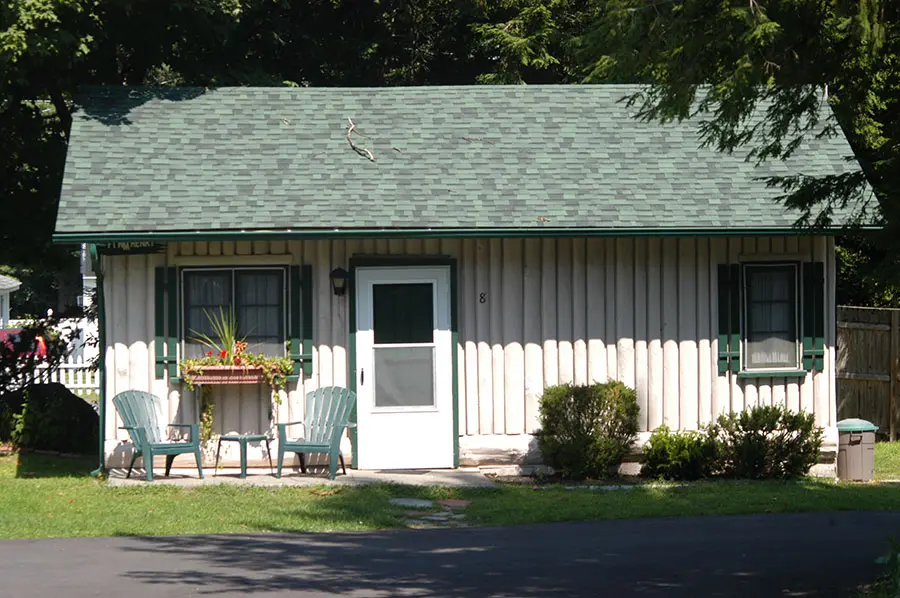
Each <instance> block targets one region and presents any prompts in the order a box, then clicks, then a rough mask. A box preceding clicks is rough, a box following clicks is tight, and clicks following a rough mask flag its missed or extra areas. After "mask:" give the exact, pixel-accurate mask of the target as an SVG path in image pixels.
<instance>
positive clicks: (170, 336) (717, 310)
mask: <svg viewBox="0 0 900 598" xmlns="http://www.w3.org/2000/svg"><path fill="white" fill-rule="evenodd" d="M637 91H639V88H638V87H634V86H621V85H595V86H581V85H577V86H576V85H572V86H567V85H559V86H460V87H415V88H403V87H395V88H377V89H369V88H346V89H344V88H254V87H242V88H219V89H200V88H141V87H137V88H131V87H129V88H122V87H116V88H103V87H100V88H86V89H84V90H82V93H81V94H80V95H79V97H78V98H77V103H78V109H77V111H76V113H75V116H74V121H73V125H72V130H71V141H70V144H69V150H68V156H67V160H66V167H65V177H64V181H63V185H62V191H61V201H60V207H59V214H58V220H57V223H56V231H55V235H54V239H55V241H56V242H59V243H84V244H87V247H89V249H90V255H91V256H92V268H91V269H92V272H93V275H94V276H96V284H97V287H98V289H99V290H100V292H99V293H98V302H99V303H100V305H99V308H100V313H101V316H100V317H101V322H102V323H101V337H102V340H101V351H102V360H101V364H102V376H103V392H102V395H103V397H102V404H103V406H104V413H105V415H104V416H103V423H102V436H103V437H102V439H100V443H101V450H102V453H103V456H104V457H103V458H104V461H105V462H106V464H107V465H108V466H121V465H122V464H123V463H124V464H126V465H127V459H128V455H129V454H130V450H131V449H130V444H129V443H128V441H127V434H126V433H125V432H124V431H123V430H120V429H119V426H120V422H119V421H118V420H117V415H116V412H115V410H114V409H113V407H112V403H111V400H112V397H113V396H114V395H115V394H116V393H118V392H121V391H124V390H129V389H138V390H145V391H149V392H152V393H154V394H155V395H157V396H159V397H163V398H164V399H165V404H166V405H167V408H168V412H167V413H165V414H163V416H164V417H165V418H167V419H168V421H171V422H180V423H190V422H197V421H198V420H199V419H200V410H201V405H202V404H204V400H206V401H207V402H208V404H209V405H211V406H212V415H213V421H212V424H211V425H212V432H213V433H214V434H221V433H226V432H231V431H237V432H247V433H269V432H271V430H272V429H273V427H274V425H275V423H277V422H285V421H294V420H300V419H302V418H303V415H304V414H303V413H302V410H303V397H304V394H305V393H307V392H309V391H311V390H313V389H315V388H317V387H320V386H327V385H338V386H346V387H349V388H351V389H352V390H354V391H355V392H356V394H357V406H356V410H355V414H354V420H355V421H356V423H357V427H356V428H354V429H352V430H351V431H350V432H348V436H347V438H346V439H345V442H344V445H345V451H344V452H345V454H347V455H348V456H352V463H353V466H354V467H357V468H361V469H430V468H454V467H460V466H473V465H488V464H512V465H519V466H522V465H528V464H534V463H539V462H540V454H539V453H538V451H537V449H536V442H535V439H534V436H533V433H534V432H535V430H536V429H537V426H538V405H539V400H540V397H541V394H542V392H543V389H544V388H545V387H547V386H550V385H556V384H560V383H566V382H570V383H575V384H587V383H592V382H597V381H605V380H607V379H615V380H621V381H622V382H624V383H625V384H627V385H628V386H631V387H633V388H635V389H636V391H637V396H638V400H639V403H640V429H641V436H640V441H639V442H638V448H639V447H640V445H641V444H642V443H643V442H644V441H646V439H647V438H648V437H649V434H650V432H651V431H652V430H653V429H655V428H657V427H658V426H660V425H662V424H666V425H668V426H669V427H671V428H679V429H696V428H698V427H700V426H703V425H704V424H706V423H708V422H710V421H712V420H713V419H714V418H716V417H717V416H718V414H720V413H724V412H728V411H735V410H742V409H745V408H747V407H751V406H754V405H760V404H781V405H786V406H787V407H789V408H790V409H793V410H804V411H807V412H810V413H813V414H814V415H815V419H816V422H817V423H818V425H820V426H821V427H822V428H824V429H825V438H826V451H831V452H830V453H828V454H830V455H831V456H830V457H829V459H831V461H830V462H829V463H830V464H829V465H828V467H831V468H832V471H833V451H834V449H835V447H836V443H837V432H836V428H835V424H836V396H835V395H836V391H835V336H836V334H835V316H834V314H835V276H836V271H837V268H836V262H835V240H834V234H835V233H836V232H837V228H834V229H831V228H818V229H815V230H810V229H806V228H801V227H798V226H797V225H796V223H797V219H798V214H796V213H792V212H790V211H787V210H786V209H785V208H784V206H783V205H782V204H781V203H780V202H779V201H777V198H778V196H779V195H781V194H782V191H781V190H780V189H779V188H777V187H770V186H768V185H767V184H766V182H765V179H766V178H767V177H773V176H786V175H794V174H797V173H801V172H802V173H803V174H805V175H811V176H815V175H829V174H841V173H844V172H848V171H851V170H853V169H858V165H857V163H856V162H853V161H848V160H847V159H846V158H847V157H848V156H852V151H851V149H850V147H849V145H848V143H847V141H846V139H845V138H844V137H843V136H842V135H840V134H839V135H837V136H824V137H821V138H817V137H815V136H813V135H810V136H809V137H808V138H807V139H806V141H805V143H804V144H803V145H802V146H801V147H799V148H798V150H797V151H796V152H795V153H794V155H793V156H792V157H791V158H790V159H789V160H787V161H784V162H781V161H766V162H763V163H761V164H756V162H755V161H753V160H748V159H747V156H746V155H745V154H741V153H740V152H735V153H733V154H726V153H720V152H717V151H715V150H714V148H709V147H702V144H701V143H700V136H699V123H698V122H697V121H694V120H687V121H683V122H672V123H666V124H660V123H655V122H644V121H642V120H640V119H636V118H635V109H634V108H633V107H629V106H628V104H627V102H625V101H623V99H624V98H626V97H628V96H629V95H631V94H633V93H636V92H637ZM823 110H828V108H827V106H826V107H825V108H823ZM757 117H758V116H757ZM843 218H845V215H843V214H841V213H836V214H835V226H836V227H837V226H840V225H841V224H842V219H843ZM223 307H224V308H226V309H228V310H231V311H232V312H233V313H234V314H235V319H236V324H237V326H238V329H239V331H240V334H241V336H242V337H245V340H246V342H247V343H248V345H249V349H248V350H249V351H252V352H254V353H256V352H261V353H264V354H266V355H272V356H278V357H283V358H287V359H290V360H291V362H292V363H293V369H292V372H291V375H290V376H288V379H287V384H286V387H285V388H284V389H279V390H276V391H273V390H272V389H271V388H270V387H269V386H267V385H266V384H260V383H246V382H242V383H232V384H224V383H219V384H204V385H199V386H198V385H192V384H189V383H187V382H186V380H185V377H184V375H183V374H184V372H182V370H181V366H180V364H181V363H182V360H184V359H185V358H186V357H188V358H189V357H196V356H202V355H203V351H204V349H205V348H204V347H203V346H201V345H199V344H198V343H197V336H196V333H197V332H198V331H204V330H207V328H204V326H207V324H205V323H204V317H203V314H207V315H208V313H209V310H216V309H219V308H223ZM204 393H207V394H205V395H204ZM204 397H206V398H205V399H204ZM223 450H224V448H223ZM250 450H251V454H250V461H251V463H253V462H256V463H258V464H262V463H263V462H264V450H265V447H264V446H251V447H250ZM226 459H231V460H233V461H234V460H236V459H237V455H236V453H235V454H228V455H226Z"/></svg>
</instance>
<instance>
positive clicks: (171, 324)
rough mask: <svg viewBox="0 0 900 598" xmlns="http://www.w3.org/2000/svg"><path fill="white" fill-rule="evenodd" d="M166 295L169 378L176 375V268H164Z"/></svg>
mask: <svg viewBox="0 0 900 598" xmlns="http://www.w3.org/2000/svg"><path fill="white" fill-rule="evenodd" d="M166 295H167V299H168V305H169V309H168V313H167V314H166V315H167V321H168V330H169V336H168V339H167V345H168V357H167V366H168V370H169V379H170V380H171V379H172V378H177V377H178V269H177V268H167V269H166Z"/></svg>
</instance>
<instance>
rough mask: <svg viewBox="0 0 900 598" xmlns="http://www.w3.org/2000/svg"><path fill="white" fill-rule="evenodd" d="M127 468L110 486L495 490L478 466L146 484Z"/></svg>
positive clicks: (254, 471)
mask: <svg viewBox="0 0 900 598" xmlns="http://www.w3.org/2000/svg"><path fill="white" fill-rule="evenodd" d="M127 471H128V470H126V469H112V470H110V472H109V485H110V486H141V485H147V484H170V485H173V486H182V487H185V488H192V487H196V486H209V485H215V484H232V485H236V486H322V485H336V486H347V485H349V486H362V485H366V484H405V485H407V486H447V487H450V488H492V487H494V483H493V482H492V481H491V480H489V479H488V478H486V477H485V475H484V474H483V473H482V472H481V470H480V469H478V468H477V467H472V468H468V467H466V468H459V469H431V470H404V471H387V470H375V471H360V470H356V469H348V470H347V475H343V474H341V473H338V476H337V478H336V479H334V480H329V479H328V476H327V474H325V473H324V472H314V473H300V471H299V469H298V470H296V471H285V472H283V473H282V477H281V478H276V477H275V476H273V475H272V474H271V473H270V472H269V469H268V468H251V469H248V470H247V477H246V479H241V478H240V477H239V476H240V473H241V470H240V468H238V467H234V468H222V469H219V470H218V471H214V470H213V469H212V468H204V470H203V474H204V476H205V477H204V478H203V479H202V480H201V479H199V478H198V477H197V470H196V469H191V468H184V469H175V468H173V469H172V472H171V474H170V476H169V477H168V478H166V477H165V476H164V475H163V472H162V471H161V470H157V469H154V471H153V474H154V480H153V481H152V482H147V481H146V479H145V475H146V474H145V472H144V470H143V469H135V470H134V472H133V473H132V474H131V478H130V479H126V477H125V474H126V473H127Z"/></svg>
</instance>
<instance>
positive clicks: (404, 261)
mask: <svg viewBox="0 0 900 598" xmlns="http://www.w3.org/2000/svg"><path fill="white" fill-rule="evenodd" d="M456 264H457V261H456V259H455V258H452V257H443V256H440V257H435V256H428V257H415V256H403V257H391V256H384V257H381V256H379V257H358V258H353V257H352V258H350V281H349V284H348V291H347V292H348V293H350V355H349V357H348V363H349V366H350V390H352V391H353V392H356V379H357V362H356V269H357V268H377V267H379V266H381V267H385V266H388V267H390V266H450V331H451V335H450V339H451V344H452V347H451V348H452V357H451V369H452V372H451V376H452V377H453V378H452V380H453V382H452V390H451V392H452V394H453V465H454V467H459V369H458V368H459V364H458V361H459V356H458V354H457V344H458V342H459V314H458V313H457V312H458V303H457V301H458V299H457V296H456V295H457V288H458V286H457V285H458V281H457V265H456ZM351 417H352V419H353V421H354V422H358V419H357V411H356V405H354V406H353V411H352V414H351ZM357 429H358V428H351V430H350V442H351V443H352V444H353V465H352V466H353V467H354V468H355V467H357V452H358V451H357V442H356V438H357Z"/></svg>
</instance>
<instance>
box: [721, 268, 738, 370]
mask: <svg viewBox="0 0 900 598" xmlns="http://www.w3.org/2000/svg"><path fill="white" fill-rule="evenodd" d="M718 294H719V374H724V373H725V372H728V371H732V372H735V373H737V372H739V371H740V369H741V270H740V266H739V265H738V264H720V265H719V280H718Z"/></svg>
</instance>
